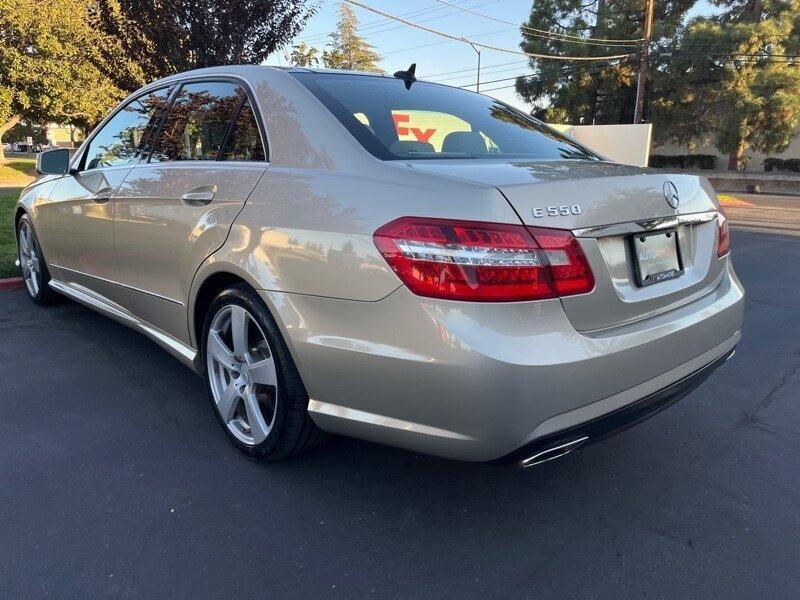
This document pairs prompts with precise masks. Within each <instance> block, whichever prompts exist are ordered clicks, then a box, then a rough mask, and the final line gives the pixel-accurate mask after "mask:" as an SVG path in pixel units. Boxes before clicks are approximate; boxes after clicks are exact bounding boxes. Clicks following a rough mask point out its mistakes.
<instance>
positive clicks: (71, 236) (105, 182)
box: [37, 89, 168, 300]
mask: <svg viewBox="0 0 800 600" xmlns="http://www.w3.org/2000/svg"><path fill="white" fill-rule="evenodd" d="M167 98H168V90H167V89H159V90H156V91H153V92H149V93H146V94H144V95H142V96H140V97H138V98H136V99H134V100H132V101H130V102H128V103H127V104H125V105H124V106H122V107H121V108H120V109H118V110H117V112H115V113H114V115H113V116H112V117H111V118H110V119H108V120H107V121H106V123H104V124H103V126H102V128H100V129H99V130H98V131H97V132H96V133H95V134H94V135H93V136H92V138H91V139H90V140H89V142H88V143H87V146H86V151H85V152H83V154H82V156H81V157H80V158H79V159H78V162H77V163H76V164H75V165H73V168H74V169H75V171H74V172H72V173H71V174H69V175H65V176H64V177H62V178H61V179H59V180H58V181H57V183H56V186H55V188H54V190H53V193H52V194H51V195H50V198H49V201H48V202H46V203H43V204H41V205H39V206H38V207H37V210H38V211H39V214H38V219H37V225H38V226H39V227H40V228H41V229H42V237H44V238H46V239H47V241H48V254H49V256H48V260H49V261H50V262H51V263H52V264H53V265H54V266H55V267H56V269H57V273H58V275H59V277H61V279H62V280H63V281H65V282H66V283H70V284H72V285H77V286H81V287H83V288H87V289H89V290H91V291H93V292H94V293H96V294H99V295H101V296H103V297H104V298H106V299H111V300H114V299H116V298H117V297H118V294H117V290H116V284H115V282H116V280H117V263H116V257H115V254H114V221H113V219H114V208H115V207H114V193H115V191H116V190H117V188H118V187H119V185H120V183H122V181H123V180H124V179H125V176H126V175H127V174H128V172H129V171H130V169H131V166H132V165H133V164H135V163H136V162H138V160H139V153H140V151H141V149H142V147H143V145H144V142H145V138H146V137H147V135H149V131H150V128H151V127H152V123H153V122H154V120H155V117H154V115H155V114H156V113H157V112H158V110H159V109H160V108H163V107H164V106H165V103H166V100H167Z"/></svg>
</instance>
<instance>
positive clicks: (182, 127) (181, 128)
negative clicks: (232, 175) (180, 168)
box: [150, 82, 264, 162]
mask: <svg viewBox="0 0 800 600" xmlns="http://www.w3.org/2000/svg"><path fill="white" fill-rule="evenodd" d="M248 115H249V116H248ZM248 119H249V121H248ZM236 131H239V134H238V135H237V134H236ZM226 140H230V141H231V142H232V143H235V144H236V146H235V147H231V146H230V144H229V146H228V148H226V149H225V151H224V152H223V147H224V146H225V142H226ZM234 156H237V157H244V156H246V157H247V158H233V157H234ZM222 158H226V159H228V160H264V150H263V148H262V147H261V138H260V136H259V135H258V126H257V125H256V122H255V117H254V115H253V111H252V109H251V108H250V104H249V102H248V100H247V94H246V93H245V91H244V90H243V89H242V88H241V86H238V85H236V84H234V83H225V82H204V83H189V84H185V85H183V86H181V88H180V90H179V91H178V93H177V95H176V97H175V100H174V101H173V104H172V107H171V108H170V111H169V115H168V116H167V118H166V120H165V122H164V126H163V128H162V130H161V133H160V135H159V136H158V140H156V143H155V146H154V148H153V154H152V156H151V157H150V160H151V161H154V162H159V161H193V160H219V159H222Z"/></svg>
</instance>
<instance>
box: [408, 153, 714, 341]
mask: <svg viewBox="0 0 800 600" xmlns="http://www.w3.org/2000/svg"><path fill="white" fill-rule="evenodd" d="M406 166H407V167H411V168H413V169H419V170H421V171H425V172H428V173H435V174H439V175H442V176H446V177H452V178H457V179H461V180H467V181H471V182H474V183H479V184H483V185H491V186H493V187H496V188H497V189H499V190H500V191H501V192H502V193H503V195H504V196H505V197H506V198H507V199H508V201H509V203H510V204H511V206H512V207H513V208H514V209H515V210H516V212H517V213H518V214H519V216H520V218H521V219H522V221H523V223H525V224H526V225H530V226H533V227H553V228H557V229H570V230H572V231H573V232H574V233H575V235H576V237H577V238H578V241H579V243H580V244H581V247H582V249H583V251H584V253H585V254H586V257H587V259H588V260H589V263H590V265H591V267H592V271H593V273H594V277H595V282H596V283H595V288H594V290H593V291H592V292H590V293H587V294H582V295H577V296H567V297H563V298H562V299H561V301H562V304H563V306H564V310H565V312H566V314H567V316H568V318H569V319H570V321H571V323H572V325H573V326H574V327H575V329H576V330H578V331H592V330H598V329H605V328H608V327H614V326H618V325H622V324H625V323H630V322H633V321H637V320H640V319H645V318H648V317H651V316H654V315H656V314H659V313H662V312H665V311H667V310H671V309H673V308H676V307H678V306H680V305H682V304H685V303H687V302H690V301H692V300H694V299H696V298H699V297H701V296H703V295H705V294H706V293H708V292H710V291H711V290H713V289H714V288H715V287H716V286H717V285H718V284H719V282H720V280H721V278H722V276H723V268H724V259H718V258H717V254H716V239H717V230H716V228H717V225H716V220H715V211H716V210H717V204H716V195H715V194H714V191H713V189H712V188H711V186H710V185H709V184H708V182H707V181H706V180H705V179H704V178H701V177H698V176H696V175H683V174H679V175H676V174H665V173H660V172H654V171H650V170H647V169H641V168H638V167H630V166H626V165H619V164H615V163H608V162H601V161H597V162H595V161H569V160H567V161H538V162H509V161H499V160H498V161H494V160H447V161H411V162H409V163H406ZM672 186H674V187H672ZM671 191H676V192H677V195H678V198H679V203H678V206H677V208H673V206H672V205H671V204H670V203H669V202H668V201H667V198H666V195H665V192H671ZM668 228H669V229H674V230H675V231H676V233H677V240H678V241H677V244H678V252H679V254H680V259H681V266H682V268H683V274H681V275H680V276H679V277H676V278H674V279H669V280H666V281H661V282H659V283H654V284H652V285H647V286H641V285H639V282H638V280H637V276H636V258H635V255H634V249H633V243H632V238H633V236H634V234H636V233H643V232H647V231H655V230H662V229H668Z"/></svg>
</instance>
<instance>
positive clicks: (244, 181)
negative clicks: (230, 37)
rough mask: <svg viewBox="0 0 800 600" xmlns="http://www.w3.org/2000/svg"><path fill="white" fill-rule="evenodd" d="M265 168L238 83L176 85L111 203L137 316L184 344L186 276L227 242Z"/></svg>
mask: <svg viewBox="0 0 800 600" xmlns="http://www.w3.org/2000/svg"><path fill="white" fill-rule="evenodd" d="M266 169H267V162H266V155H265V152H264V145H263V143H262V140H261V135H260V129H259V127H258V124H257V122H256V118H255V114H254V112H253V109H252V108H251V103H250V101H249V100H248V97H247V94H246V93H245V91H244V89H243V88H242V87H241V86H239V85H238V84H236V83H231V82H225V81H211V82H202V83H187V84H184V85H183V86H182V87H181V88H180V90H179V91H178V93H177V95H176V97H175V100H174V101H173V103H172V106H171V108H170V111H169V115H168V116H167V118H166V120H165V122H164V126H163V128H162V130H161V133H160V134H159V136H158V139H157V140H156V142H155V144H154V147H153V152H152V155H151V156H150V159H149V161H148V162H146V163H145V162H142V163H140V164H139V165H138V166H136V167H134V168H133V169H131V171H130V172H129V173H128V175H127V177H126V178H125V180H124V182H123V183H122V185H121V186H120V188H119V189H118V191H117V194H116V197H115V200H116V209H115V210H116V212H115V215H114V238H115V247H116V255H117V266H118V272H119V281H120V282H121V283H122V284H123V285H124V286H125V287H126V289H127V293H128V298H127V299H126V304H128V305H129V306H130V309H131V310H132V312H134V314H136V315H137V316H139V317H140V318H141V319H143V320H145V321H147V322H148V323H150V324H152V325H155V326H156V327H158V328H159V329H161V330H163V331H165V332H167V333H169V334H171V335H173V336H174V337H177V338H178V339H181V340H183V341H186V342H188V341H189V330H188V324H187V318H186V302H187V300H188V297H189V290H190V287H191V284H192V279H193V278H194V275H195V273H196V272H197V269H198V268H199V267H200V265H201V264H202V262H203V261H204V260H205V259H206V258H207V257H208V256H210V255H211V254H212V253H213V252H215V251H216V250H218V249H219V248H220V247H221V246H222V244H223V243H224V242H225V239H226V238H227V236H228V232H229V231H230V228H231V226H232V224H233V221H234V219H235V218H236V216H237V215H238V214H239V212H241V210H242V207H243V206H244V202H245V200H246V199H247V197H248V196H249V195H250V193H251V192H252V191H253V188H255V186H256V183H258V180H259V179H260V178H261V176H262V175H263V173H264V171H265V170H266Z"/></svg>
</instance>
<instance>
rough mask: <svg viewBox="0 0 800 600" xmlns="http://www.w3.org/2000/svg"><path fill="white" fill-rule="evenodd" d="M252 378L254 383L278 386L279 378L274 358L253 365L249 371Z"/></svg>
mask: <svg viewBox="0 0 800 600" xmlns="http://www.w3.org/2000/svg"><path fill="white" fill-rule="evenodd" d="M249 372H250V377H251V378H252V380H253V382H254V383H260V384H261V385H272V386H276V385H278V376H277V374H276V373H275V361H273V360H272V358H265V359H264V360H260V361H258V362H257V363H253V364H252V365H251V366H250V369H249Z"/></svg>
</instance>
